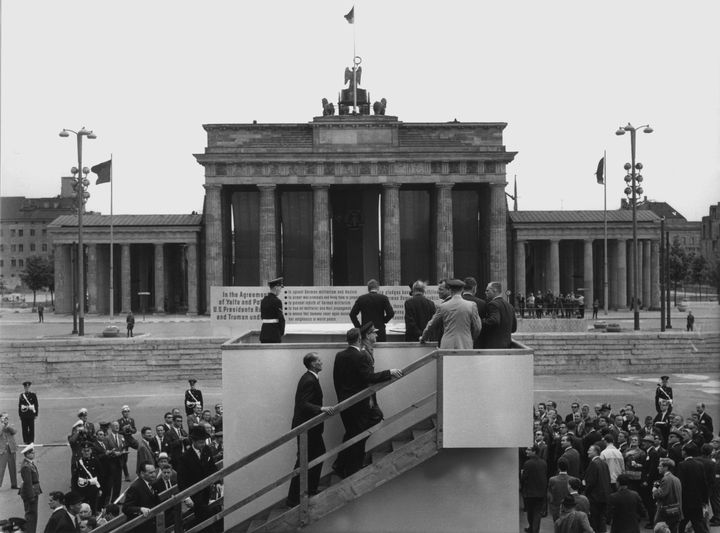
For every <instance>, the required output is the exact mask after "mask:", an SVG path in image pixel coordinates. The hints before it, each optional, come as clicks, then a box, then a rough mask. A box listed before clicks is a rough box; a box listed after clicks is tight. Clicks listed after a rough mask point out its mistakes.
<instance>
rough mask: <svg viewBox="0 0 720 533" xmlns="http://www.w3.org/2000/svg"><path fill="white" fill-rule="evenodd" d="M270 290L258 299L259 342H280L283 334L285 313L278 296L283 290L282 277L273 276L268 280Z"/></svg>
mask: <svg viewBox="0 0 720 533" xmlns="http://www.w3.org/2000/svg"><path fill="white" fill-rule="evenodd" d="M268 286H269V287H270V292H269V293H268V294H267V296H265V298H263V299H262V300H261V301H260V318H261V319H262V326H261V327H260V342H262V343H280V342H282V336H283V335H285V315H283V307H282V302H281V301H280V298H278V296H279V295H280V293H281V292H282V290H283V278H275V279H273V280H270V281H269V282H268Z"/></svg>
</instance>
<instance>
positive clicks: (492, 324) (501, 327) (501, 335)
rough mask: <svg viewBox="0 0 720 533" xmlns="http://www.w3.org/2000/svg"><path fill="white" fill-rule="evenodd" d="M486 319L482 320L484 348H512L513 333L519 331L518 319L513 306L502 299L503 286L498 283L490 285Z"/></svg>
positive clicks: (493, 282) (487, 289) (487, 293)
mask: <svg viewBox="0 0 720 533" xmlns="http://www.w3.org/2000/svg"><path fill="white" fill-rule="evenodd" d="M485 295H486V296H487V298H488V302H487V307H486V314H487V316H486V318H483V319H482V329H483V332H484V333H483V344H484V346H483V348H487V349H492V348H510V344H511V343H512V338H511V336H510V334H511V333H515V331H516V330H517V318H515V310H514V309H513V307H512V305H510V304H509V303H508V302H506V301H505V300H504V299H503V297H502V285H501V284H500V283H499V282H497V281H492V282H490V283H488V286H487V288H486V289H485Z"/></svg>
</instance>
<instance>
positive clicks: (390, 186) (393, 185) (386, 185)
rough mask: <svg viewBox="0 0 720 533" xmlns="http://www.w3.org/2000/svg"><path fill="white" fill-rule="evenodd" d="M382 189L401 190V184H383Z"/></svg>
mask: <svg viewBox="0 0 720 533" xmlns="http://www.w3.org/2000/svg"><path fill="white" fill-rule="evenodd" d="M382 188H383V189H399V188H400V184H399V183H396V182H394V181H392V182H387V183H383V184H382Z"/></svg>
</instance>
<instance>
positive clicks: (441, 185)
mask: <svg viewBox="0 0 720 533" xmlns="http://www.w3.org/2000/svg"><path fill="white" fill-rule="evenodd" d="M454 186H455V184H454V183H447V182H442V183H436V184H435V188H436V189H452V188H453V187H454Z"/></svg>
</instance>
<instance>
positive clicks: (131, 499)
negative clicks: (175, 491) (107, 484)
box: [122, 462, 160, 533]
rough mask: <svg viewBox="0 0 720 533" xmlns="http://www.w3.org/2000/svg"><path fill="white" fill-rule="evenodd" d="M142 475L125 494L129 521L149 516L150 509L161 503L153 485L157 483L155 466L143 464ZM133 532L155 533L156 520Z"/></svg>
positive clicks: (149, 521) (141, 465)
mask: <svg viewBox="0 0 720 533" xmlns="http://www.w3.org/2000/svg"><path fill="white" fill-rule="evenodd" d="M138 469H139V470H140V475H139V476H138V478H137V479H136V480H135V481H133V482H132V484H131V485H130V486H129V487H128V489H127V492H125V503H124V504H123V508H122V510H123V513H125V516H127V518H128V520H132V519H133V518H136V517H138V516H141V515H142V516H147V515H148V513H149V512H150V509H152V508H153V507H155V506H156V505H158V504H159V503H160V498H159V497H158V495H157V493H156V492H155V489H153V487H152V484H153V483H154V482H155V476H156V475H157V472H156V471H155V465H154V464H152V463H148V462H143V463H141V464H140V465H139V466H138ZM132 531H133V532H136V533H154V532H155V520H154V519H150V520H147V521H145V522H143V523H142V524H140V525H139V526H137V527H135V528H134V529H133V530H132Z"/></svg>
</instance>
